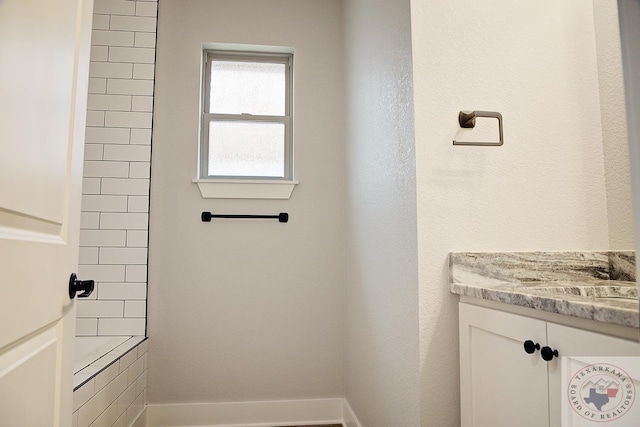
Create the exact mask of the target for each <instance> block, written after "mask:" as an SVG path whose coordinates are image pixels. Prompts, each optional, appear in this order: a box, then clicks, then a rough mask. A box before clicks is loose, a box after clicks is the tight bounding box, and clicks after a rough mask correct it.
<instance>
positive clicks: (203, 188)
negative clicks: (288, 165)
mask: <svg viewBox="0 0 640 427" xmlns="http://www.w3.org/2000/svg"><path fill="white" fill-rule="evenodd" d="M193 182H194V183H196V184H198V188H199V189H200V194H201V195H202V198H203V199H289V198H290V197H291V193H293V188H294V187H295V186H296V185H297V184H298V181H271V180H266V179H265V180H246V181H245V180H226V179H194V180H193Z"/></svg>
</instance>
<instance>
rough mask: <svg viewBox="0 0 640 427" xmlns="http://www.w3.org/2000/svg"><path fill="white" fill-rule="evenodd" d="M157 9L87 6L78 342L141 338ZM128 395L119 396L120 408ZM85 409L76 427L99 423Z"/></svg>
mask: <svg viewBox="0 0 640 427" xmlns="http://www.w3.org/2000/svg"><path fill="white" fill-rule="evenodd" d="M157 11H158V7H157V0H96V1H95V4H94V15H93V31H92V37H91V66H90V70H89V77H90V79H89V97H88V103H87V104H88V106H87V110H88V111H87V128H86V137H85V163H84V180H83V186H82V194H83V196H82V221H81V231H80V246H81V247H80V267H79V271H78V275H79V277H81V278H83V279H93V280H95V281H96V289H95V291H94V293H93V295H92V296H91V297H90V298H87V299H81V300H78V310H77V321H76V323H77V325H76V329H77V334H78V335H79V336H91V335H144V333H145V316H146V297H147V289H146V288H147V287H146V280H147V236H148V212H149V175H150V174H149V170H150V153H151V121H152V112H153V86H154V63H155V45H156V16H157ZM136 369H137V368H136ZM136 372H137V371H136ZM114 381H115V380H114ZM128 386H131V384H128ZM134 391H135V389H129V388H126V389H123V390H122V392H123V396H124V397H123V398H122V399H124V400H126V402H124V403H126V407H125V409H126V408H127V407H129V406H130V405H131V404H132V403H134V402H135V401H136V399H137V398H138V397H139V395H140V393H135V392H134ZM105 393H106V392H105ZM112 403H113V402H112ZM116 403H117V402H116ZM134 406H135V405H134ZM122 407H123V406H122V405H116V404H114V405H112V406H110V407H109V408H106V407H105V408H103V410H104V412H103V413H102V415H100V414H97V415H100V417H104V418H108V419H111V418H113V417H114V414H115V412H114V411H116V409H115V408H122ZM105 409H106V410H105ZM88 411H89V410H88V409H86V410H85V411H84V412H86V413H87V414H88V415H86V414H85V415H83V414H82V413H80V414H79V417H78V422H79V425H82V424H83V422H84V421H86V420H88V419H89V418H93V419H94V421H92V422H94V423H98V425H103V424H102V421H100V419H98V418H94V415H96V414H93V413H88ZM122 414H123V413H122V412H121V413H120V414H119V416H121V415H122ZM77 415H78V414H76V416H77ZM125 416H126V414H125ZM109 425H110V424H109Z"/></svg>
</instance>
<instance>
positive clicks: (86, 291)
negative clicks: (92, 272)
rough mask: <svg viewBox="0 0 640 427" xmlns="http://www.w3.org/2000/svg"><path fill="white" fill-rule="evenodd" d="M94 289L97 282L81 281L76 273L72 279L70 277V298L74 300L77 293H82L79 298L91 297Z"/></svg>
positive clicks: (72, 274)
mask: <svg viewBox="0 0 640 427" xmlns="http://www.w3.org/2000/svg"><path fill="white" fill-rule="evenodd" d="M94 287H95V282H94V281H93V280H80V279H78V277H77V276H76V273H71V277H69V298H71V299H74V298H75V297H76V292H80V291H82V293H81V294H80V295H78V298H86V297H88V296H89V295H91V292H93V288H94Z"/></svg>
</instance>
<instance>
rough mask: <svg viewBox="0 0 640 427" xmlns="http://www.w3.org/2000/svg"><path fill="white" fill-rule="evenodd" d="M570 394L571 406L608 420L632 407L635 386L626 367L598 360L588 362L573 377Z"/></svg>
mask: <svg viewBox="0 0 640 427" xmlns="http://www.w3.org/2000/svg"><path fill="white" fill-rule="evenodd" d="M567 396H568V399H569V402H570V404H571V408H572V409H573V410H574V411H575V412H576V413H578V414H579V415H580V416H581V417H583V418H586V419H588V420H590V421H595V422H607V421H613V420H615V419H618V418H620V417H622V416H624V415H625V414H626V413H627V412H628V411H629V409H630V408H631V407H632V406H633V403H634V401H635V397H636V390H635V386H634V384H633V380H632V379H631V378H630V377H629V374H627V373H626V372H625V371H624V370H622V369H621V368H619V367H617V366H614V365H609V364H607V363H596V364H593V365H588V366H585V367H584V368H582V369H581V370H579V371H578V372H577V373H576V374H575V375H574V376H573V378H571V381H570V382H569V387H568V389H567Z"/></svg>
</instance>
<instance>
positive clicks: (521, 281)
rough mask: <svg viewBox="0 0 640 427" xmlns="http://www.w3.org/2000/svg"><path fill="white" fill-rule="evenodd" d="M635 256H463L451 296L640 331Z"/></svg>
mask: <svg viewBox="0 0 640 427" xmlns="http://www.w3.org/2000/svg"><path fill="white" fill-rule="evenodd" d="M635 276H636V272H635V253H634V252H504V253H484V252H460V253H451V254H450V255H449V284H450V289H451V292H452V293H454V294H459V295H466V296H470V297H475V298H481V299H485V300H490V301H497V302H502V303H506V304H514V305H519V306H523V307H529V308H534V309H538V310H544V311H548V312H551V313H558V314H564V315H567V316H574V317H580V318H584V319H590V320H596V321H599V322H604V323H611V324H615V325H622V326H629V327H633V328H638V327H640V315H639V309H638V288H637V285H636V277H635Z"/></svg>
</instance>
